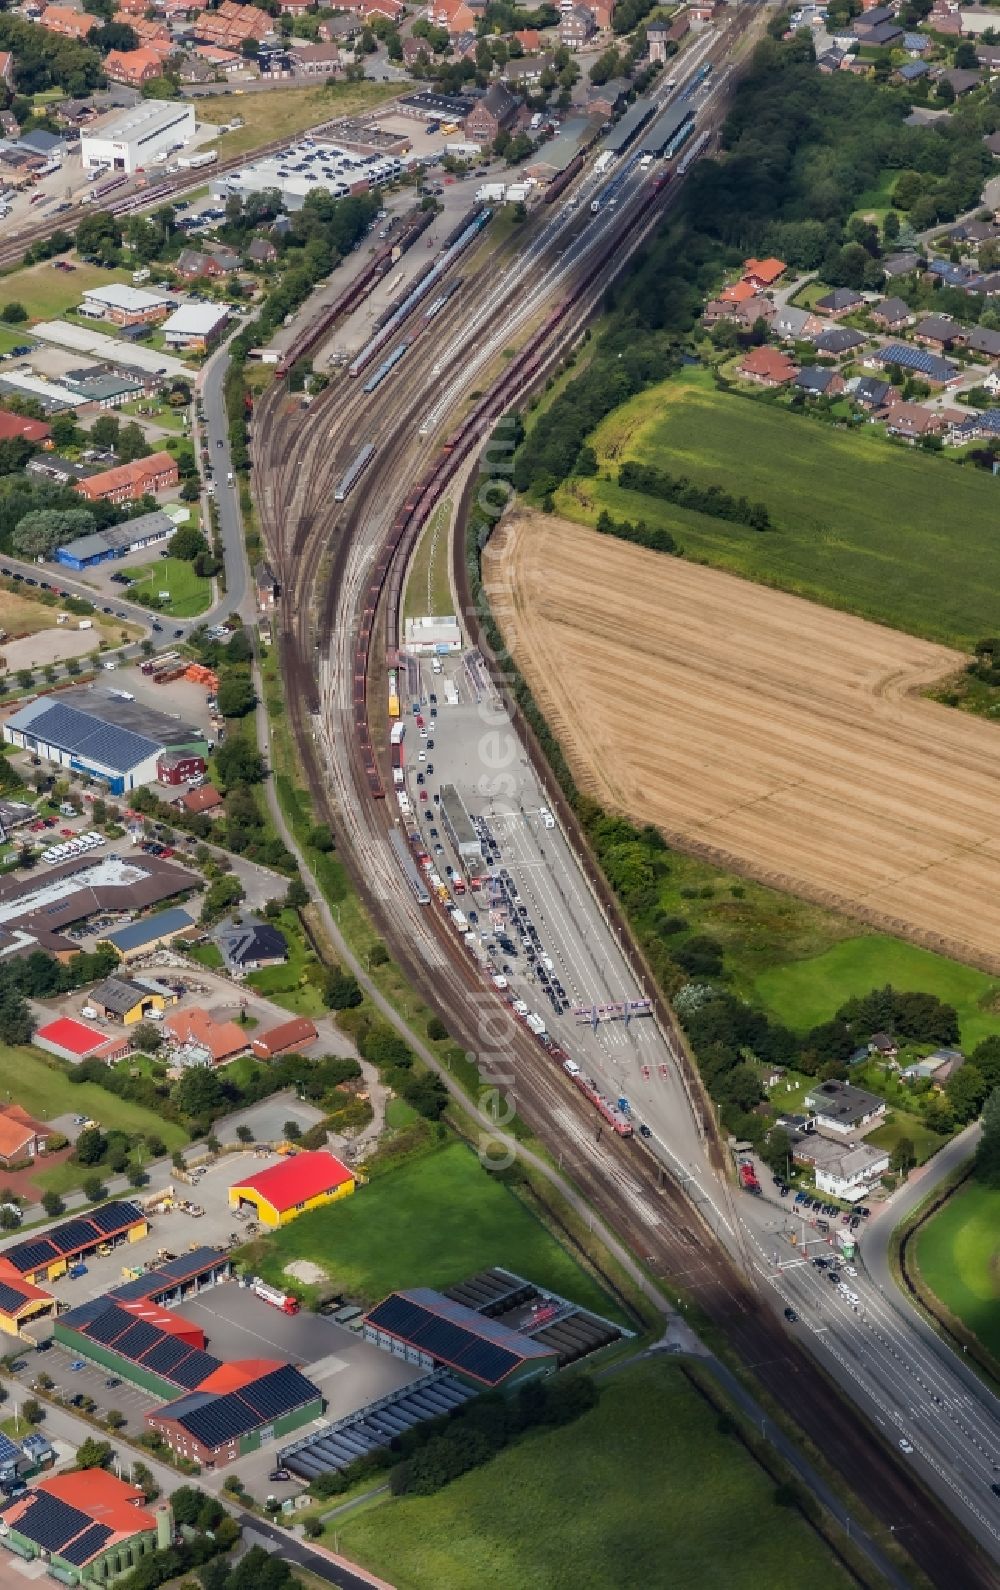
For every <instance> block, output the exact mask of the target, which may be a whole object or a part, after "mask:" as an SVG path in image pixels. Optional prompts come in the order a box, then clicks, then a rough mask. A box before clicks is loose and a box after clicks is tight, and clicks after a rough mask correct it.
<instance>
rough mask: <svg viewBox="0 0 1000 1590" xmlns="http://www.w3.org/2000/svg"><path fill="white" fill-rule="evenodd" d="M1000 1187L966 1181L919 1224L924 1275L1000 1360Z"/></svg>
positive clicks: (920, 1262) (918, 1253) (920, 1265)
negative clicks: (921, 1224)
mask: <svg viewBox="0 0 1000 1590" xmlns="http://www.w3.org/2000/svg"><path fill="white" fill-rule="evenodd" d="M998 1231H1000V1188H993V1187H983V1186H981V1185H980V1184H979V1182H976V1181H967V1182H966V1183H965V1184H964V1186H962V1187H960V1188H959V1189H958V1191H957V1192H954V1193H952V1195H951V1197H950V1198H949V1199H948V1201H947V1203H945V1204H944V1206H943V1207H942V1208H941V1209H939V1210H938V1212H937V1214H935V1215H932V1216H931V1218H930V1220H928V1221H927V1224H926V1225H924V1226H921V1228H920V1230H919V1231H918V1233H917V1235H916V1238H915V1240H914V1244H913V1250H915V1254H916V1261H917V1265H918V1268H919V1270H920V1274H921V1276H922V1277H923V1280H924V1282H925V1283H926V1285H927V1286H928V1287H929V1288H930V1290H931V1291H932V1292H933V1293H934V1294H935V1296H936V1297H939V1298H940V1299H941V1301H942V1303H944V1305H945V1307H946V1308H949V1309H950V1310H951V1311H952V1313H953V1314H957V1316H958V1317H959V1319H961V1320H962V1321H963V1323H964V1324H965V1325H966V1326H967V1327H968V1329H969V1330H970V1331H972V1332H973V1333H974V1334H975V1335H976V1336H978V1337H979V1340H980V1341H981V1342H982V1344H983V1346H984V1347H985V1348H986V1349H987V1351H988V1352H990V1353H992V1354H993V1356H994V1358H996V1359H1000V1250H998V1246H997V1232H998Z"/></svg>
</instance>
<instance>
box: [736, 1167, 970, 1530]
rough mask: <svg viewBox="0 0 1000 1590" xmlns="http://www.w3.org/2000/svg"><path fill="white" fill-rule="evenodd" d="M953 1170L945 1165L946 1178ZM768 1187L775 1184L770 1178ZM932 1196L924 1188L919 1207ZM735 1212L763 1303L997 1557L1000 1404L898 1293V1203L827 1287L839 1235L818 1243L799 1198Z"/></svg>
mask: <svg viewBox="0 0 1000 1590" xmlns="http://www.w3.org/2000/svg"><path fill="white" fill-rule="evenodd" d="M950 1146H951V1145H949V1147H950ZM963 1148H964V1152H965V1153H967V1152H968V1147H967V1145H963V1146H962V1147H960V1148H959V1149H958V1150H956V1151H955V1153H954V1155H953V1156H952V1158H954V1159H955V1160H957V1161H960V1160H961V1158H962V1156H963ZM943 1152H945V1153H946V1152H947V1151H943ZM948 1168H949V1165H948V1161H945V1163H944V1164H943V1165H942V1167H941V1170H940V1172H939V1174H944V1173H945V1172H946V1171H947V1169H948ZM763 1185H764V1186H765V1187H767V1186H769V1181H768V1179H767V1176H766V1172H765V1173H764V1178H763ZM918 1187H919V1184H918ZM927 1190H928V1188H927V1185H926V1182H925V1183H924V1185H923V1187H922V1188H919V1190H918V1191H917V1192H916V1194H915V1198H914V1201H916V1200H917V1199H919V1198H921V1197H923V1196H926V1192H927ZM739 1207H740V1214H741V1219H742V1221H743V1224H744V1226H745V1228H746V1230H747V1232H748V1234H749V1235H750V1238H751V1241H752V1243H753V1250H754V1262H755V1267H756V1270H757V1273H758V1275H759V1277H760V1279H761V1280H762V1282H763V1283H764V1290H765V1296H766V1295H768V1293H769V1294H770V1296H771V1298H772V1301H773V1304H774V1306H775V1307H780V1308H781V1309H782V1310H784V1309H785V1308H787V1307H791V1308H792V1309H794V1311H795V1312H796V1313H797V1314H798V1316H799V1318H798V1322H797V1323H796V1324H795V1325H794V1326H792V1328H793V1329H795V1330H796V1331H801V1332H802V1333H803V1334H804V1336H805V1339H806V1343H807V1345H808V1346H809V1348H810V1350H811V1351H813V1352H814V1353H816V1355H817V1357H818V1358H819V1359H820V1361H821V1362H822V1363H823V1364H824V1366H825V1368H826V1369H827V1371H828V1373H829V1374H830V1375H831V1376H832V1377H833V1379H834V1380H835V1381H836V1382H837V1384H838V1385H840V1386H841V1387H842V1388H843V1389H844V1391H845V1392H847V1394H848V1395H849V1396H851V1397H852V1398H853V1400H854V1401H855V1402H857V1403H858V1404H859V1405H860V1406H861V1407H862V1408H863V1409H864V1410H865V1412H866V1413H867V1414H868V1416H869V1417H870V1418H871V1419H872V1421H873V1423H874V1424H875V1425H876V1426H877V1427H878V1429H879V1431H880V1433H881V1435H882V1436H883V1438H884V1439H885V1440H886V1441H888V1442H889V1443H890V1444H894V1445H895V1446H896V1447H897V1449H898V1450H900V1451H901V1452H902V1453H903V1455H904V1457H905V1458H906V1460H907V1462H908V1463H909V1464H911V1465H912V1466H913V1468H914V1469H915V1470H916V1471H917V1472H918V1473H919V1475H920V1477H921V1479H922V1480H923V1482H924V1483H925V1484H926V1485H927V1486H929V1487H930V1488H931V1489H933V1490H936V1491H937V1492H938V1494H939V1495H941V1496H942V1498H943V1499H944V1500H945V1501H947V1503H948V1505H949V1506H950V1507H951V1508H952V1509H953V1511H954V1512H955V1513H956V1515H957V1516H958V1517H959V1518H960V1519H961V1521H962V1523H963V1524H964V1525H965V1527H966V1528H967V1529H968V1530H969V1532H970V1533H971V1534H972V1535H974V1536H975V1538H976V1539H977V1540H979V1541H980V1542H981V1543H982V1545H983V1546H984V1547H985V1548H986V1549H987V1550H988V1551H989V1552H990V1553H991V1555H992V1556H993V1557H994V1558H995V1559H1000V1497H997V1496H995V1495H994V1494H993V1492H992V1491H991V1489H990V1487H991V1486H992V1485H994V1484H997V1483H1000V1400H998V1399H997V1398H996V1397H995V1396H994V1395H993V1394H992V1393H991V1392H990V1391H989V1389H988V1388H987V1387H986V1386H985V1385H984V1384H983V1383H982V1381H980V1380H979V1379H978V1377H977V1376H976V1375H975V1374H974V1373H973V1372H972V1371H971V1370H970V1369H969V1368H968V1366H967V1365H966V1364H964V1363H963V1362H962V1361H961V1359H960V1358H959V1357H958V1356H957V1355H956V1354H955V1353H954V1352H952V1351H951V1349H950V1348H949V1347H948V1346H947V1344H946V1343H944V1342H943V1341H942V1340H941V1339H940V1338H939V1337H938V1336H937V1335H936V1334H935V1332H934V1331H933V1330H932V1328H931V1327H930V1325H929V1324H928V1323H927V1322H926V1321H925V1320H924V1319H923V1318H922V1316H921V1315H919V1314H918V1313H917V1312H916V1310H914V1309H913V1308H912V1307H910V1306H909V1304H908V1303H907V1301H906V1299H905V1298H904V1296H903V1294H902V1293H900V1292H899V1291H898V1289H897V1288H896V1286H895V1283H894V1282H893V1280H892V1277H891V1275H890V1273H889V1268H888V1261H887V1238H888V1236H889V1235H890V1234H891V1231H892V1229H893V1227H894V1226H895V1224H896V1222H897V1220H898V1219H899V1218H900V1214H901V1209H900V1208H899V1206H896V1207H894V1208H893V1209H892V1210H891V1211H889V1212H887V1213H885V1214H883V1215H882V1217H881V1219H880V1221H879V1222H878V1223H877V1224H876V1226H875V1230H874V1231H873V1232H870V1231H869V1230H868V1229H866V1226H865V1225H862V1228H861V1230H860V1232H859V1233H858V1237H859V1239H860V1240H859V1247H858V1253H857V1256H856V1258H855V1259H854V1260H852V1261H850V1264H849V1266H848V1265H846V1264H845V1265H844V1266H842V1284H841V1285H840V1286H835V1285H834V1284H833V1283H832V1282H831V1280H830V1278H829V1270H830V1268H831V1265H830V1262H829V1261H830V1260H831V1258H833V1257H834V1254H835V1248H834V1246H833V1241H834V1236H835V1232H834V1231H831V1233H830V1234H829V1236H824V1235H822V1234H820V1233H819V1232H818V1230H817V1229H816V1228H815V1227H814V1226H811V1225H809V1224H808V1222H807V1220H806V1219H805V1218H804V1217H802V1216H801V1215H799V1214H798V1213H797V1211H796V1209H795V1207H794V1205H792V1204H791V1200H788V1201H787V1202H786V1201H780V1200H774V1201H772V1200H771V1199H770V1198H768V1197H764V1198H751V1197H747V1196H744V1197H742V1198H741V1200H740V1206H739ZM793 1236H794V1238H795V1243H794V1245H793V1244H792V1240H791V1238H792V1237H793ZM816 1259H821V1260H826V1261H827V1263H826V1264H825V1265H823V1266H820V1265H818V1264H816V1262H815V1260H816ZM852 1270H853V1271H854V1273H853V1274H852V1273H851V1271H852ZM852 1293H853V1294H854V1296H853V1297H852V1296H851V1295H850V1294H852ZM901 1442H907V1443H908V1444H909V1446H910V1447H911V1448H912V1451H907V1450H906V1448H905V1447H902V1446H901V1445H900V1443H901Z"/></svg>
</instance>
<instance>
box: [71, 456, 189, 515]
mask: <svg viewBox="0 0 1000 1590" xmlns="http://www.w3.org/2000/svg"><path fill="white" fill-rule="evenodd" d="M178 479H179V474H178V469H177V460H176V458H174V457H173V456H172V455H171V454H170V453H151V454H150V456H149V457H148V458H137V459H136V460H135V462H134V463H132V464H119V465H118V467H117V468H116V469H106V470H104V472H103V473H102V474H100V475H91V476H90V477H89V479H87V480H78V481H77V482H76V490H77V491H78V492H79V493H80V496H81V497H85V498H86V499H87V501H88V502H114V503H122V502H137V501H138V499H139V498H140V497H144V496H146V494H147V493H149V494H150V495H151V496H154V497H158V496H159V495H160V493H161V492H164V491H170V490H172V489H173V487H174V486H176V485H177V482H178Z"/></svg>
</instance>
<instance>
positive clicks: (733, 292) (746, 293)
mask: <svg viewBox="0 0 1000 1590" xmlns="http://www.w3.org/2000/svg"><path fill="white" fill-rule="evenodd" d="M757 292H758V289H757V288H756V287H755V286H754V285H753V283H752V282H748V281H743V280H740V281H738V282H730V283H729V284H728V285H727V286H726V287H724V288H723V289H722V291H721V293H720V294H719V297H720V299H721V300H722V302H723V303H724V304H741V303H743V302H744V300H745V299H747V298H753V297H755V296H756V294H757Z"/></svg>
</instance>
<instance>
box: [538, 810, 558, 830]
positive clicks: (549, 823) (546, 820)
mask: <svg viewBox="0 0 1000 1590" xmlns="http://www.w3.org/2000/svg"><path fill="white" fill-rule="evenodd" d="M538 815H539V817H540V818H541V819H542V823H543V824H544V826H545V827H546V828H554V827H555V826H556V820H555V818H554V817H553V815H552V813H551V812H550V811H549V808H548V807H547V806H540V807H539V808H538Z"/></svg>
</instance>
